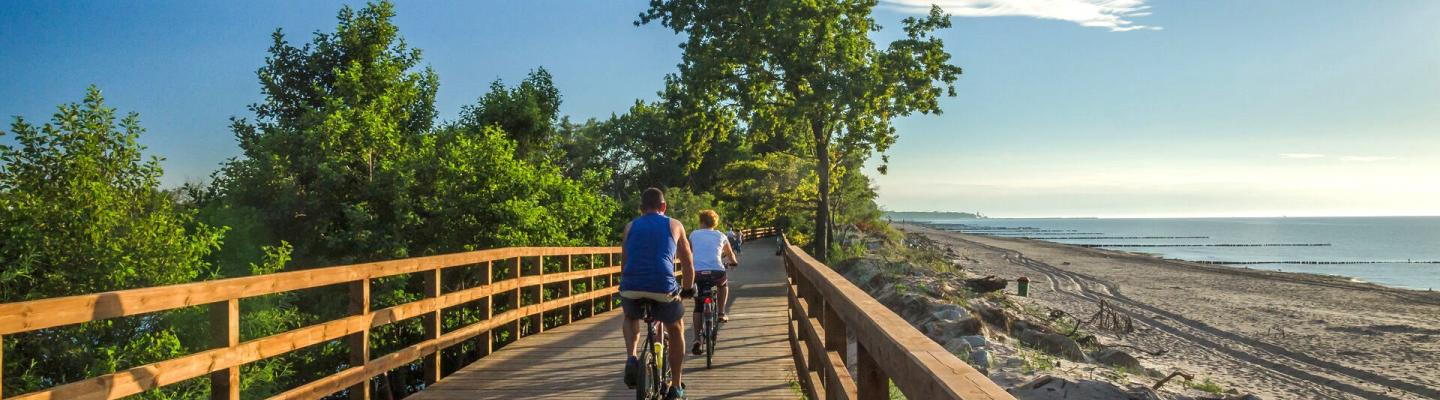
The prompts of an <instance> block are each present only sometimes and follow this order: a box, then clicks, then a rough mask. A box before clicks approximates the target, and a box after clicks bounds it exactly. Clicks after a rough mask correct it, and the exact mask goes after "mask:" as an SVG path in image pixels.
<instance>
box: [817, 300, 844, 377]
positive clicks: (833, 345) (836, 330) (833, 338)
mask: <svg viewBox="0 0 1440 400" xmlns="http://www.w3.org/2000/svg"><path fill="white" fill-rule="evenodd" d="M822 316H823V317H822V319H821V321H820V324H821V325H822V326H824V327H825V350H826V351H833V352H836V353H839V354H840V360H841V361H842V362H845V363H847V364H846V365H847V366H848V365H849V364H848V363H849V362H850V360H849V357H847V356H848V354H847V353H849V349H850V346H849V343H848V342H846V340H845V335H846V334H845V321H844V320H842V319H840V314H836V313H835V308H834V307H831V306H830V302H825V312H824V313H823V314H822Z"/></svg>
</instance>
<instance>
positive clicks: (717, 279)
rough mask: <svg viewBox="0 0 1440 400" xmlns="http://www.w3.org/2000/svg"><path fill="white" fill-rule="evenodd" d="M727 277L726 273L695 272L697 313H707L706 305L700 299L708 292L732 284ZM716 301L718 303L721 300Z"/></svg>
mask: <svg viewBox="0 0 1440 400" xmlns="http://www.w3.org/2000/svg"><path fill="white" fill-rule="evenodd" d="M727 275H728V274H726V273H725V271H715V270H705V271H695V289H696V290H695V293H696V294H695V298H696V301H695V312H697V313H698V312H703V311H705V304H704V303H702V302H701V300H699V298H700V297H703V296H704V293H705V292H706V291H708V290H713V289H715V288H718V287H721V286H726V285H729V284H730V279H729V278H728V277H727ZM715 300H717V301H718V300H720V299H718V298H717V299H715Z"/></svg>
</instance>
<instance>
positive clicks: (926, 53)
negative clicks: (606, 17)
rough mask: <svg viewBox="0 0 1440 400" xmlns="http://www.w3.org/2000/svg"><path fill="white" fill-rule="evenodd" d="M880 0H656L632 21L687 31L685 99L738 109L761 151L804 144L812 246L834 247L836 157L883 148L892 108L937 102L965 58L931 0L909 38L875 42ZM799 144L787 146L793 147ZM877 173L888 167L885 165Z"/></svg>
mask: <svg viewBox="0 0 1440 400" xmlns="http://www.w3.org/2000/svg"><path fill="white" fill-rule="evenodd" d="M875 4H876V1H875V0H862V1H834V0H821V1H801V0H785V1H770V0H741V1H727V2H706V1H703V0H654V1H652V2H651V6H650V8H649V9H648V10H647V11H645V12H644V13H642V14H641V15H640V19H639V21H636V24H637V25H639V24H646V23H650V22H656V21H658V22H659V23H660V24H661V25H663V26H665V27H668V28H671V29H672V30H673V31H674V32H675V33H677V34H679V33H684V34H685V35H686V36H687V39H686V41H685V43H684V44H682V45H681V47H682V49H684V55H683V60H682V62H681V64H680V66H679V67H680V72H679V74H678V76H674V77H671V78H670V79H669V81H671V82H673V83H674V85H677V86H679V87H680V88H681V90H680V92H679V93H680V98H682V99H690V100H689V101H693V102H699V103H722V104H721V108H733V109H735V110H737V116H738V118H739V119H741V120H742V121H744V122H745V123H746V125H747V129H748V130H749V131H750V140H751V141H752V142H754V143H756V144H758V145H763V146H764V147H767V148H766V149H760V151H792V150H800V151H802V152H803V153H805V154H808V155H809V156H810V157H813V158H814V159H815V162H816V172H817V173H818V175H819V188H818V199H817V202H816V204H815V208H814V209H815V218H814V223H813V226H814V232H815V235H816V243H815V246H814V250H815V253H816V254H815V255H816V256H817V257H819V258H821V259H825V256H826V253H827V251H828V247H829V242H830V238H829V236H830V235H829V231H830V209H831V205H830V197H831V194H832V191H831V186H832V183H833V182H832V175H834V172H835V169H836V168H837V166H838V165H841V163H837V162H835V160H848V159H850V158H852V157H857V158H859V159H861V160H864V159H868V158H869V156H870V155H871V153H873V152H880V153H882V154H883V153H884V152H885V151H886V150H887V149H888V148H889V147H890V145H891V144H892V143H894V141H895V139H896V133H895V129H894V127H893V126H892V125H891V122H892V120H893V118H895V117H900V116H905V115H909V114H912V113H915V112H921V113H939V112H940V107H939V103H938V99H939V97H940V96H941V95H942V94H945V93H947V90H948V94H950V95H954V86H953V82H954V81H955V80H956V79H957V78H958V76H959V74H960V72H961V71H960V68H959V67H957V66H954V65H951V64H950V54H949V53H947V52H946V51H945V49H944V44H943V42H942V41H941V40H940V39H939V38H938V37H936V36H934V35H933V33H934V32H935V31H936V30H938V29H942V28H946V27H949V26H950V19H949V17H948V16H946V15H944V14H942V13H941V11H940V9H939V8H938V7H936V8H933V9H932V10H931V12H930V14H929V15H928V16H926V17H923V18H906V19H905V20H904V25H905V26H904V31H905V34H906V37H905V38H903V39H899V40H896V41H893V42H891V43H890V45H889V47H888V48H885V49H879V48H877V47H876V45H875V43H874V42H873V41H872V40H871V39H870V34H871V33H872V32H877V31H879V30H880V26H879V25H877V24H876V23H875V21H874V19H873V18H871V16H870V14H871V11H872V9H873V8H874V7H875ZM792 146H794V147H798V149H792V148H791V147H792ZM882 172H883V169H882Z"/></svg>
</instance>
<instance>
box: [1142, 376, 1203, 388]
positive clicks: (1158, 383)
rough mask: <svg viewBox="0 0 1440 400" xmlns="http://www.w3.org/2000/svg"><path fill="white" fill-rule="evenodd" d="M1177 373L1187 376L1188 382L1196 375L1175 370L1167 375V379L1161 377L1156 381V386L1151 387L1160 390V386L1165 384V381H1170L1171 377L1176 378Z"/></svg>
mask: <svg viewBox="0 0 1440 400" xmlns="http://www.w3.org/2000/svg"><path fill="white" fill-rule="evenodd" d="M1176 375H1179V376H1182V377H1185V381H1186V382H1189V381H1190V380H1191V379H1195V376H1194V375H1190V374H1187V373H1184V372H1181V371H1175V372H1171V373H1170V375H1169V376H1166V377H1165V379H1161V380H1160V381H1159V382H1155V386H1151V387H1150V388H1151V389H1155V390H1160V386H1161V385H1164V384H1165V382H1169V381H1170V379H1171V378H1174V377H1175V376H1176Z"/></svg>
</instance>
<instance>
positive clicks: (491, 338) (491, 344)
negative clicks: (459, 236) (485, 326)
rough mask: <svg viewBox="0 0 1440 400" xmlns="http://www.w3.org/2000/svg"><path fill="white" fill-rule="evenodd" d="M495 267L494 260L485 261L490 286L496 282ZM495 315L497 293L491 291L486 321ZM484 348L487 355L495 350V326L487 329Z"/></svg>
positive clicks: (487, 302) (486, 305) (486, 284)
mask: <svg viewBox="0 0 1440 400" xmlns="http://www.w3.org/2000/svg"><path fill="white" fill-rule="evenodd" d="M494 267H495V262H494V261H486V262H485V286H490V284H492V283H495V268H494ZM493 317H495V293H493V292H492V293H490V294H489V295H487V296H485V321H489V320H490V318H493ZM484 349H485V355H487V356H488V355H490V353H491V352H493V351H495V329H494V328H491V329H490V330H487V331H485V346H484Z"/></svg>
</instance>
